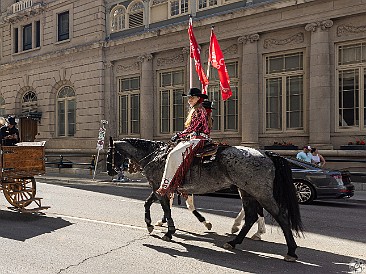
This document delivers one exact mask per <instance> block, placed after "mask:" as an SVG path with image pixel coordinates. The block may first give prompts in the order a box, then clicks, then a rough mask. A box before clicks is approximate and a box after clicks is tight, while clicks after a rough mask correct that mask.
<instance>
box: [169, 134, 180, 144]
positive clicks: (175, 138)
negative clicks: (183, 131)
mask: <svg viewBox="0 0 366 274" xmlns="http://www.w3.org/2000/svg"><path fill="white" fill-rule="evenodd" d="M178 139H179V135H178V134H177V133H176V134H174V136H173V137H172V138H170V140H171V141H172V142H176V141H177V140H178Z"/></svg>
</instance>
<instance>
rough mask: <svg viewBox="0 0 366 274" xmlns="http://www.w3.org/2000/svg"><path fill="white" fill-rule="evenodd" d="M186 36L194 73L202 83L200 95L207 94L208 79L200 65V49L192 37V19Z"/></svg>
mask: <svg viewBox="0 0 366 274" xmlns="http://www.w3.org/2000/svg"><path fill="white" fill-rule="evenodd" d="M188 35H189V44H190V57H191V58H193V59H194V63H195V67H196V72H197V74H198V78H199V79H200V82H201V83H202V93H203V94H207V85H208V79H207V76H206V74H205V72H204V70H203V67H202V64H201V52H200V48H199V46H198V43H197V40H196V37H194V34H193V26H192V18H190V19H189V27H188Z"/></svg>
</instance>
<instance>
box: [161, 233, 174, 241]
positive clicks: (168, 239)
mask: <svg viewBox="0 0 366 274" xmlns="http://www.w3.org/2000/svg"><path fill="white" fill-rule="evenodd" d="M161 239H162V240H163V241H166V242H170V241H171V240H172V238H169V237H168V236H166V235H164V236H163V237H162V238H161Z"/></svg>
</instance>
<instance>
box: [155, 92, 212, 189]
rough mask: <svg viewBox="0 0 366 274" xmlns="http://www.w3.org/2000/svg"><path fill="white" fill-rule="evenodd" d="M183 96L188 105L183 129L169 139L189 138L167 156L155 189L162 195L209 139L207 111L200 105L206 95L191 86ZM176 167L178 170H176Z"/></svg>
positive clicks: (172, 187)
mask: <svg viewBox="0 0 366 274" xmlns="http://www.w3.org/2000/svg"><path fill="white" fill-rule="evenodd" d="M183 96H187V98H188V104H189V107H190V110H189V113H188V116H187V119H186V121H185V123H184V126H185V130H183V131H182V132H178V133H176V134H175V135H174V136H173V137H172V138H171V141H173V142H176V141H177V140H178V139H183V138H189V140H183V141H181V142H180V143H179V144H178V145H177V146H176V147H175V148H174V149H173V150H172V151H171V152H170V153H169V155H168V157H167V160H166V163H165V169H164V174H163V178H162V180H161V184H160V187H159V189H158V190H157V191H156V192H157V193H159V194H160V195H162V196H163V195H165V194H166V193H167V192H169V191H170V190H171V189H174V188H175V187H178V186H179V185H180V184H181V182H182V180H183V178H184V177H183V176H185V172H186V171H187V170H188V169H189V167H190V164H191V161H192V160H193V156H194V154H195V153H196V150H197V149H199V148H200V147H203V145H204V143H205V141H206V140H208V139H209V134H210V129H209V127H208V122H207V112H206V110H205V108H204V107H202V102H203V101H204V99H208V96H207V95H206V94H203V93H202V91H201V90H200V89H198V88H191V89H190V91H189V94H188V95H186V94H183ZM178 169H179V170H180V172H177V170H178ZM173 179H174V181H173Z"/></svg>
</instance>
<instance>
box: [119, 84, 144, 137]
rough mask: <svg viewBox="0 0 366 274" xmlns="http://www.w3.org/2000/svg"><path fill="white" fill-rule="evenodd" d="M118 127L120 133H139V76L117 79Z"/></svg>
mask: <svg viewBox="0 0 366 274" xmlns="http://www.w3.org/2000/svg"><path fill="white" fill-rule="evenodd" d="M118 109H119V112H118V113H119V116H118V125H119V126H118V128H119V134H120V135H131V134H139V133H140V77H131V78H124V79H119V80H118Z"/></svg>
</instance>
